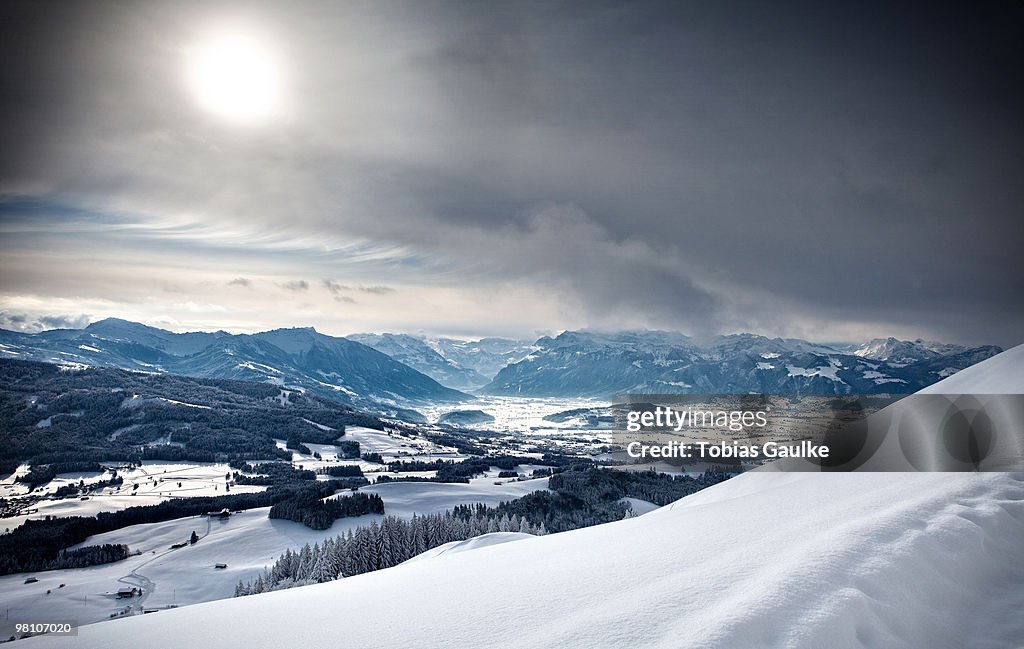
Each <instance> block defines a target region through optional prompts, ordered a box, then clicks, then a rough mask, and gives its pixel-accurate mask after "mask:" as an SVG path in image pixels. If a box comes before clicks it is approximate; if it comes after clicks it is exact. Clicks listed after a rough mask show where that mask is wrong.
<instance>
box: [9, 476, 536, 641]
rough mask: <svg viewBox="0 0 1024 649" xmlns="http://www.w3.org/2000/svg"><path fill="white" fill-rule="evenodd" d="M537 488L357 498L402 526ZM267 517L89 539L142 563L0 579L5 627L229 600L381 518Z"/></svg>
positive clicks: (436, 488) (403, 489) (263, 512)
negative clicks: (375, 502)
mask: <svg viewBox="0 0 1024 649" xmlns="http://www.w3.org/2000/svg"><path fill="white" fill-rule="evenodd" d="M542 489H547V480H546V479H540V480H529V481H523V482H515V481H510V482H506V483H503V484H501V485H496V484H494V480H493V479H487V478H479V479H476V480H473V481H472V482H471V483H470V484H468V485H467V484H443V483H410V482H394V483H387V484H381V485H372V486H369V487H364V488H363V489H362V490H363V491H365V492H368V493H377V494H380V496H381V498H383V499H384V505H385V511H386V512H387V514H389V515H395V516H403V517H409V516H412V514H413V513H414V512H415V513H421V514H422V513H440V512H444V511H446V510H448V509H451V508H452V507H454V506H455V505H458V504H461V503H476V502H483V503H486V504H489V505H497V504H498V503H500V502H502V501H505V500H512V499H514V498H518V497H520V496H523V495H525V494H528V493H531V492H533V491H538V490H542ZM268 511H269V508H266V507H265V508H260V509H251V510H246V511H243V512H240V513H237V514H234V515H232V516H231V518H229V519H226V520H211V519H209V518H206V517H199V516H193V517H189V518H182V519H177V520H173V521H168V522H165V523H151V524H145V525H134V526H131V527H126V528H124V529H120V530H115V531H113V532H108V533H106V534H99V535H96V536H93V537H90V538H89V539H88V540H87V541H86V542H84V543H82V544H81V545H96V544H102V543H125V544H127V545H128V546H129V547H130V548H131V549H132V550H138V551H140V552H141V553H142V554H141V555H139V556H136V557H131V558H129V559H127V560H125V561H119V562H117V563H113V564H108V565H103V566H94V567H91V568H81V569H73V570H51V571H46V572H40V573H32V575H31V576H34V577H37V578H38V579H39V581H38V582H37V583H34V584H25V583H24V581H25V578H26V577H28V576H30V575H29V574H16V575H6V576H3V577H0V610H4V611H5V612H6V613H7V617H8V618H9V619H10V620H18V619H21V620H26V619H33V620H42V619H56V618H60V619H70V620H78V621H79V622H80V623H83V624H86V623H90V622H97V621H101V620H107V619H109V617H110V614H111V613H116V612H117V611H120V610H123V609H124V608H125V606H127V605H128V604H133V605H134V607H135V610H138V609H140V608H145V609H147V610H149V609H161V608H166V607H168V606H169V605H171V604H176V605H179V606H182V605H186V604H194V603H197V602H207V601H211V600H215V599H221V598H225V597H231V596H232V595H233V594H234V589H235V584H237V583H238V582H239V580H249V579H254V578H255V577H256V576H257V575H258V574H259V573H260V572H261V571H262V570H263V569H264V568H265V567H267V566H269V565H271V564H273V562H274V561H275V560H276V559H277V557H278V556H279V555H280V554H281V553H282V552H284V551H285V550H287V549H289V548H291V549H293V550H294V549H298V548H300V547H302V546H303V545H304V544H306V543H309V544H313V543H316V542H318V541H321V540H323V539H325V538H327V537H332V536H335V535H337V534H341V533H343V532H345V531H346V530H348V529H350V528H353V527H356V526H359V525H369V524H370V522H371V521H373V520H380V519H381V518H382V517H381V516H377V515H370V516H360V517H357V518H342V519H339V520H337V521H335V523H334V525H333V526H332V527H331V528H330V529H328V530H322V531H317V530H311V529H309V528H307V527H305V526H304V525H302V524H300V523H294V522H291V521H285V520H271V519H269V518H267V512H268ZM193 530H195V531H196V533H197V535H199V536H200V537H201V540H200V541H199V543H197V544H195V545H194V546H188V547H184V548H179V549H173V550H172V549H171V548H170V546H171V545H173V544H175V543H180V542H182V541H185V540H186V539H188V538H189V535H190V534H191V533H192V531H193ZM217 563H226V564H227V568H225V569H217V568H215V567H214V566H215V565H216V564H217ZM60 584H65V586H64V588H59V586H60ZM125 585H134V586H139V585H142V586H145V587H146V592H147V595H146V597H145V599H144V601H143V602H141V603H139V601H138V600H137V599H135V600H122V601H120V602H119V601H118V600H117V599H116V598H115V597H113V596H111V595H104V593H108V592H110V593H112V592H116V591H117V589H118V588H120V587H122V586H125ZM48 590H49V591H51V592H50V594H49V595H47V594H46V591H48Z"/></svg>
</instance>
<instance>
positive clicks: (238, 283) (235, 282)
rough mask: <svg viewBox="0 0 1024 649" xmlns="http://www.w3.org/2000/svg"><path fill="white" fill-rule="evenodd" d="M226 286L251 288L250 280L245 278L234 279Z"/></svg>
mask: <svg viewBox="0 0 1024 649" xmlns="http://www.w3.org/2000/svg"><path fill="white" fill-rule="evenodd" d="M228 286H244V287H245V288H251V287H252V280H251V279H248V278H245V277H236V278H235V279H233V280H231V281H230V282H228Z"/></svg>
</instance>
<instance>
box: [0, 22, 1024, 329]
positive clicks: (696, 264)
mask: <svg viewBox="0 0 1024 649" xmlns="http://www.w3.org/2000/svg"><path fill="white" fill-rule="evenodd" d="M2 11H3V12H4V17H3V20H2V21H0V25H2V27H0V30H2V33H0V55H2V56H3V60H4V61H5V62H6V63H5V64H4V65H3V67H2V69H0V93H2V96H3V97H4V98H5V101H4V104H3V109H2V110H3V115H2V117H3V126H2V127H0V194H2V200H0V224H2V225H0V227H2V230H3V232H4V237H3V240H2V242H0V250H2V253H3V257H2V260H0V273H2V276H0V308H2V309H4V310H5V312H10V313H15V314H21V315H24V316H26V317H28V318H29V319H30V320H31V321H32V322H35V323H41V322H42V320H41V317H43V316H51V315H60V314H62V313H64V314H67V313H74V314H87V315H90V316H94V317H99V316H103V315H120V316H123V317H136V318H138V319H143V320H145V321H147V322H152V323H158V322H159V323H162V324H164V325H165V326H169V327H172V328H176V329H181V328H190V327H192V328H235V329H239V330H242V329H245V330H252V329H261V328H266V327H268V326H285V325H306V324H314V325H316V326H318V327H320V328H322V329H324V330H326V331H330V332H332V333H348V332H352V331H356V330H362V329H369V330H378V331H379V330H384V329H403V330H409V331H417V330H425V331H435V332H439V333H448V334H465V335H474V334H477V335H482V334H492V333H496V334H504V335H526V336H529V335H532V333H533V332H535V331H537V330H557V329H562V328H574V327H582V326H593V327H627V326H628V327H633V326H649V327H661V328H671V329H680V330H683V331H686V332H688V333H712V332H729V331H737V330H754V331H757V332H762V333H766V334H772V335H800V336H807V337H814V338H818V339H829V340H836V339H841V338H861V337H867V336H874V335H889V334H893V335H900V336H904V337H917V336H928V337H939V338H945V339H948V340H955V341H965V342H996V343H1000V344H1004V345H1007V344H1013V343H1016V342H1020V341H1021V334H1020V333H1019V332H1021V331H1024V267H1022V266H1024V264H1022V262H1021V256H1020V253H1019V251H1020V250H1021V249H1024V226H1022V224H1021V219H1020V218H1019V214H1020V209H1021V206H1022V204H1024V200H1022V199H1024V189H1022V188H1021V183H1020V182H1019V180H1020V177H1021V176H1022V173H1021V172H1022V171H1024V125H1022V121H1021V119H1020V115H1021V114H1024V97H1022V94H1021V89H1020V85H1019V84H1018V83H1017V82H1016V75H1017V74H1018V71H1019V70H1020V69H1021V65H1022V64H1024V54H1022V47H1021V43H1022V42H1024V38H1021V36H1022V34H1021V31H1022V30H1021V25H1022V23H1024V18H1022V16H1021V13H1020V10H1019V8H1016V7H1015V6H1011V5H1006V6H1000V5H992V6H989V7H986V8H985V9H984V10H983V11H982V10H979V9H975V8H969V7H959V8H942V7H935V6H933V5H921V6H920V7H915V6H913V5H906V6H902V7H900V8H895V9H894V8H892V7H890V6H888V5H887V4H878V5H874V6H869V5H864V4H863V3H857V4H850V5H843V4H839V5H836V4H832V3H830V4H829V6H828V7H819V8H812V9H808V8H806V7H800V8H798V7H795V6H785V5H781V4H777V5H773V6H771V7H769V6H757V5H750V4H747V3H712V4H709V5H706V6H704V7H688V8H687V7H679V6H677V3H665V4H659V3H641V4H626V3H586V4H582V5H558V6H555V5H551V6H545V5H537V4H535V3H515V2H513V3H502V4H500V5H493V6H481V5H477V4H463V3H418V2H416V3H412V2H410V3H403V2H399V3H346V4H340V3H320V2H306V3H289V4H288V5H287V6H285V5H284V4H282V3H265V4H260V3H254V4H250V5H247V8H245V9H239V8H238V7H237V5H235V4H234V3H224V4H218V3H198V2H197V3H187V2H168V3H161V2H149V3H132V4H127V5H126V4H124V3H107V2H83V3H75V4H73V5H68V6H64V7H60V8H59V9H58V8H56V7H53V6H52V5H48V4H45V3H25V4H11V3H8V4H6V5H5V6H4V8H3V10H2ZM221 33H223V34H230V33H244V34H246V35H248V36H251V37H252V38H254V39H258V40H259V41H260V42H261V43H264V44H265V46H266V48H267V51H268V52H271V53H272V54H273V56H275V57H276V59H277V60H278V61H279V62H280V67H281V70H282V80H281V84H282V88H283V90H282V92H283V95H282V97H283V100H282V106H281V110H280V112H279V114H278V115H277V116H276V118H275V119H272V120H270V121H268V122H266V123H263V124H259V125H253V124H234V123H231V122H230V120H224V119H223V117H222V116H219V115H215V114H209V113H206V112H204V111H203V109H202V106H201V105H200V102H197V101H196V98H195V97H194V96H192V95H191V94H190V89H189V84H188V83H187V82H186V79H185V77H184V74H185V72H184V70H185V63H184V62H185V59H186V56H187V53H188V51H189V48H190V47H193V46H194V44H195V43H197V42H200V41H202V40H203V39H204V38H207V37H209V36H210V34H214V35H216V34H221ZM9 324H11V326H14V324H15V323H13V322H12V323H9Z"/></svg>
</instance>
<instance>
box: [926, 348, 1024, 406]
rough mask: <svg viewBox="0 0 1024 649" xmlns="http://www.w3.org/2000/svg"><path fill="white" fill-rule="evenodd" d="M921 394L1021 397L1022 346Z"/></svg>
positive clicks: (1023, 387)
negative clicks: (1018, 395) (1011, 395)
mask: <svg viewBox="0 0 1024 649" xmlns="http://www.w3.org/2000/svg"><path fill="white" fill-rule="evenodd" d="M920 394H1024V345H1017V346H1016V347H1013V348H1012V349H1008V350H1006V351H1005V352H1003V353H1001V354H997V355H995V356H993V357H992V358H988V359H986V360H983V361H981V362H980V363H978V364H976V365H972V366H970V367H968V368H967V369H964V370H960V371H959V372H957V373H956V374H954V375H953V376H950V377H947V378H945V379H942V380H941V381H939V382H938V383H936V384H934V385H930V386H928V387H927V388H925V389H923V390H921V392H920Z"/></svg>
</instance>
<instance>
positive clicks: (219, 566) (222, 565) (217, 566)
mask: <svg viewBox="0 0 1024 649" xmlns="http://www.w3.org/2000/svg"><path fill="white" fill-rule="evenodd" d="M213 567H214V568H216V569H217V570H224V569H225V568H227V567H228V564H226V563H215V564H213Z"/></svg>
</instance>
